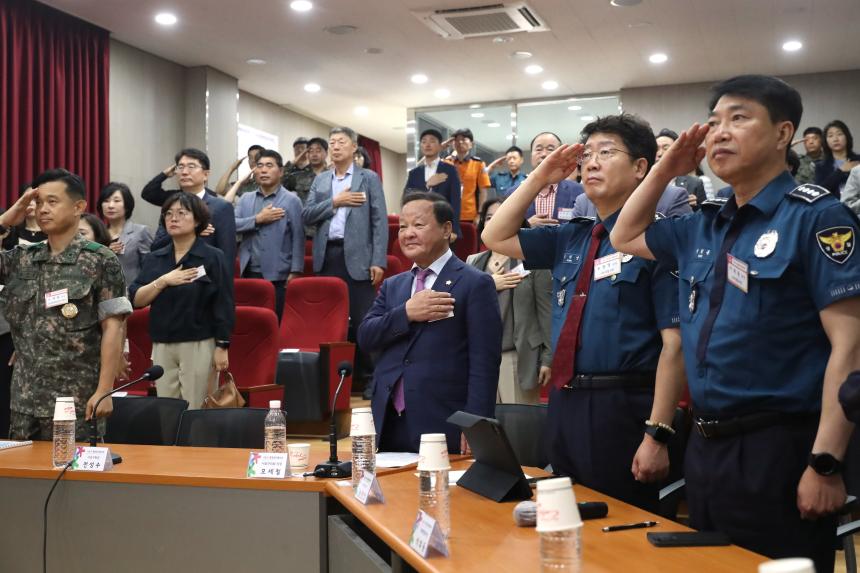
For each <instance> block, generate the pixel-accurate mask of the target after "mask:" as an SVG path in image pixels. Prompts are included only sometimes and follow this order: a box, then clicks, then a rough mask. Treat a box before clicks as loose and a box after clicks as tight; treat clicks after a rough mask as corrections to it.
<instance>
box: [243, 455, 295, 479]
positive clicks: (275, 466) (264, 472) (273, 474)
mask: <svg viewBox="0 0 860 573" xmlns="http://www.w3.org/2000/svg"><path fill="white" fill-rule="evenodd" d="M289 463H290V456H289V455H288V454H276V453H272V452H251V455H250V456H249V457H248V469H247V470H246V471H245V477H249V478H266V479H284V478H285V477H287V466H288V465H289Z"/></svg>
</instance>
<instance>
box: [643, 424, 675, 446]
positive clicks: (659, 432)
mask: <svg viewBox="0 0 860 573" xmlns="http://www.w3.org/2000/svg"><path fill="white" fill-rule="evenodd" d="M645 433H646V434H648V435H649V436H651V437H652V438H654V439H655V440H656V441H658V442H660V443H661V444H668V443H669V440H670V439H671V438H672V434H674V432H673V431H672V430H670V429H669V428H666V427H664V426H658V425H657V424H653V425H652V424H646V425H645Z"/></svg>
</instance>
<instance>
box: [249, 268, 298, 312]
mask: <svg viewBox="0 0 860 573" xmlns="http://www.w3.org/2000/svg"><path fill="white" fill-rule="evenodd" d="M242 278H243V279H261V278H263V273H254V272H251V271H249V270H248V269H245V272H244V273H242ZM269 282H271V283H272V286H274V287H275V314H276V315H277V316H278V324H281V316H282V315H283V314H284V296H285V295H286V292H287V288H286V285H287V281H269Z"/></svg>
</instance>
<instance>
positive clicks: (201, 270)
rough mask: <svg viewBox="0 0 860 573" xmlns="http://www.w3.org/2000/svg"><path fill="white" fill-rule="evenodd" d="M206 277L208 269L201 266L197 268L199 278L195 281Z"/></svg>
mask: <svg viewBox="0 0 860 573" xmlns="http://www.w3.org/2000/svg"><path fill="white" fill-rule="evenodd" d="M205 276H206V267H204V266H203V265H200V266H199V267H197V277H196V278H195V279H194V280H197V279H199V278H200V277H205Z"/></svg>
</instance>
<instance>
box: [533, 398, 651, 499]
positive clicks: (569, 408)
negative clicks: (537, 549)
mask: <svg viewBox="0 0 860 573" xmlns="http://www.w3.org/2000/svg"><path fill="white" fill-rule="evenodd" d="M653 401H654V390H653V388H642V389H639V388H623V389H621V388H611V389H605V390H604V389H599V390H595V389H576V390H567V389H561V390H553V391H552V392H551V393H550V398H549V409H548V411H547V430H546V431H547V435H546V443H547V444H548V448H547V450H548V452H547V453H548V456H549V461H550V464H552V469H553V471H554V472H555V473H556V474H558V475H563V476H570V477H572V478H573V479H574V480H575V481H576V482H577V483H580V484H582V485H584V486H586V487H589V488H591V489H594V490H597V491H600V492H602V493H605V494H606V495H609V496H612V497H614V498H616V499H620V500H621V501H624V502H627V503H629V504H632V505H635V506H637V507H641V508H642V509H645V510H647V511H651V512H654V513H656V512H657V511H658V510H659V494H660V485H661V484H645V483H641V482H638V481H636V479H635V478H634V477H633V473H632V472H631V471H630V468H631V466H632V465H633V457H634V456H635V455H636V450H637V449H639V445H640V444H641V443H642V438H643V437H644V435H645V420H647V419H648V417H649V416H650V415H651V405H652V403H653Z"/></svg>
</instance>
